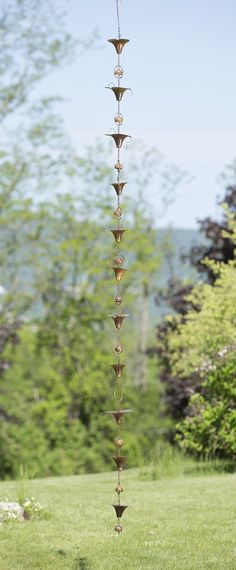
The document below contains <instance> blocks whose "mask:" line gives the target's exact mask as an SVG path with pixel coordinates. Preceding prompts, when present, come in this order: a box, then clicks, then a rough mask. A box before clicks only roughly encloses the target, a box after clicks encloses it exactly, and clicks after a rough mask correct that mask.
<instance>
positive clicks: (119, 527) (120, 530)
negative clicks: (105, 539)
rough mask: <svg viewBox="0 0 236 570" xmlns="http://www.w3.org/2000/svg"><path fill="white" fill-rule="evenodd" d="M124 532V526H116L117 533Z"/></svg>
mask: <svg viewBox="0 0 236 570" xmlns="http://www.w3.org/2000/svg"><path fill="white" fill-rule="evenodd" d="M122 530H123V528H122V526H121V525H120V524H117V525H116V526H115V531H116V532H118V533H120V532H122Z"/></svg>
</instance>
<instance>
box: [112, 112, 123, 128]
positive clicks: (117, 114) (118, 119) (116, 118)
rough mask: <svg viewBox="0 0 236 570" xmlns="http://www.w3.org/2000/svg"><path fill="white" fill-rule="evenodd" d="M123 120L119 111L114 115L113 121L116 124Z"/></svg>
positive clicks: (120, 123)
mask: <svg viewBox="0 0 236 570" xmlns="http://www.w3.org/2000/svg"><path fill="white" fill-rule="evenodd" d="M123 120H124V119H123V115H122V114H121V113H116V115H115V116H114V121H115V123H116V125H122V123H123Z"/></svg>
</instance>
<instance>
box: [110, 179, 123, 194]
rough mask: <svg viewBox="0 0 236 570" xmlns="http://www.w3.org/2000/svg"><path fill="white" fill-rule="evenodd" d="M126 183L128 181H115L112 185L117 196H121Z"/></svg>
mask: <svg viewBox="0 0 236 570" xmlns="http://www.w3.org/2000/svg"><path fill="white" fill-rule="evenodd" d="M126 184H127V182H113V183H112V184H111V186H113V188H114V189H115V191H116V193H117V196H121V194H122V192H123V188H124V186H125V185H126Z"/></svg>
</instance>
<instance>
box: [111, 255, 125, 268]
mask: <svg viewBox="0 0 236 570" xmlns="http://www.w3.org/2000/svg"><path fill="white" fill-rule="evenodd" d="M113 262H114V265H123V263H124V262H125V258H124V257H123V255H121V254H119V255H117V256H116V257H115V258H114V259H113Z"/></svg>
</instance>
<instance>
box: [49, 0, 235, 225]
mask: <svg viewBox="0 0 236 570" xmlns="http://www.w3.org/2000/svg"><path fill="white" fill-rule="evenodd" d="M120 19H121V33H122V36H123V37H125V38H126V37H127V38H129V39H130V43H129V44H128V45H127V46H126V47H125V48H124V51H123V54H122V62H121V64H122V67H123V68H124V72H125V73H124V77H123V80H122V81H123V85H124V86H126V87H131V88H132V92H133V95H132V96H131V95H130V94H129V93H127V94H126V95H125V97H124V98H123V101H122V113H123V115H124V123H123V132H125V133H128V134H131V135H132V138H133V140H142V141H143V142H144V143H145V145H147V146H156V147H157V148H158V149H159V150H160V151H161V153H162V154H163V155H164V157H165V159H166V161H167V162H170V163H172V164H175V165H176V166H178V167H179V168H181V169H183V170H185V171H187V172H188V173H189V178H190V181H189V182H188V183H186V184H182V186H181V188H179V189H178V191H177V197H176V200H175V201H174V203H173V204H172V205H171V206H170V208H169V209H168V211H167V212H166V214H165V216H164V217H163V218H162V219H161V220H159V222H158V225H159V226H164V225H166V224H171V225H172V226H173V227H185V228H194V227H196V220H197V219H200V218H203V217H205V216H207V215H212V216H219V210H218V208H217V207H216V199H217V195H223V190H224V188H223V186H222V184H220V181H219V176H220V174H221V173H222V172H223V171H225V168H226V166H227V165H229V164H231V163H232V162H233V160H234V159H235V158H236V114H235V106H236V73H235V59H236V39H235V22H236V0H146V1H145V2H143V1H141V0H140V1H138V0H120ZM67 26H68V30H69V32H71V33H72V34H73V35H74V36H75V37H76V38H78V39H81V38H84V39H86V38H88V36H89V35H90V34H91V32H92V30H94V29H95V28H96V29H97V31H98V32H99V36H100V38H99V41H98V45H97V47H96V49H91V50H87V51H85V53H83V54H82V55H79V56H78V57H76V59H75V61H74V62H73V63H72V64H70V65H68V66H67V67H64V68H63V69H60V70H57V71H56V72H54V73H53V74H52V76H51V77H50V78H47V82H46V86H47V92H48V93H56V94H57V95H61V96H62V97H64V98H65V101H64V103H63V104H62V105H61V108H60V112H61V114H62V116H63V117H64V119H65V124H66V128H67V130H68V132H69V134H70V135H71V137H72V139H73V141H74V144H75V146H76V148H77V149H78V150H79V151H81V149H82V148H83V147H84V145H92V144H94V142H95V140H96V139H97V138H103V135H104V133H106V132H109V131H110V129H112V128H113V127H114V122H113V116H114V113H115V112H116V104H115V98H114V95H113V93H112V92H110V91H108V90H105V89H104V87H105V86H107V85H108V84H109V83H110V82H112V81H114V75H113V68H114V66H115V65H116V54H115V50H114V48H113V46H112V45H111V44H109V43H108V42H107V39H108V38H111V37H117V22H116V2H115V0H68V16H67ZM44 91H45V89H44ZM112 143H113V141H111V145H112ZM113 144H114V143H113ZM131 144H132V143H131ZM123 148H124V151H123V157H122V158H123V162H124V160H125V146H124V147H123ZM111 158H112V156H111ZM113 158H114V157H113ZM112 164H113V163H112ZM127 188H128V187H127ZM131 191H132V192H135V188H132V190H131ZM157 192H158V189H157V187H156V185H153V188H151V189H150V190H149V199H150V201H151V203H152V207H153V210H154V211H155V208H156V205H157V202H158V196H157Z"/></svg>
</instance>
